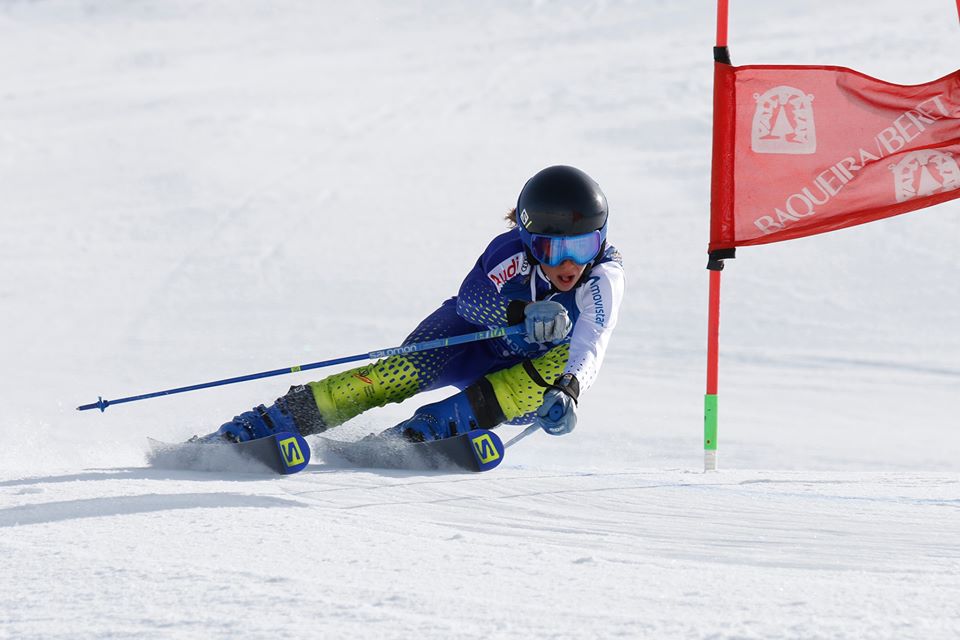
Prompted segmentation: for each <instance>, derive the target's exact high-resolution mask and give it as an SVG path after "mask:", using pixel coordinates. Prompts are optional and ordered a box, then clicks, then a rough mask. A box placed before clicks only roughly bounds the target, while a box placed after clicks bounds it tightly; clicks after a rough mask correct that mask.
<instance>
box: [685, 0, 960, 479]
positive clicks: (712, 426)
mask: <svg viewBox="0 0 960 640" xmlns="http://www.w3.org/2000/svg"><path fill="white" fill-rule="evenodd" d="M957 2H960V0H957ZM728 9H729V0H717V44H716V46H715V47H714V49H713V58H714V62H715V63H724V64H730V56H729V53H728V51H727V22H728V15H729V10H728ZM716 91H717V86H716V81H714V114H715V115H716V111H717V104H716V101H717V97H716ZM714 127H716V124H715V125H714ZM716 144H717V141H716V138H715V139H714V145H716ZM716 158H717V149H716V148H715V149H714V162H716ZM713 170H714V171H716V170H717V167H716V166H714V168H713ZM732 257H734V250H733V249H727V250H721V251H716V252H712V253H711V254H710V261H709V262H708V263H707V269H709V270H710V297H709V301H708V311H707V392H706V394H705V395H704V398H703V470H704V471H716V469H717V389H718V377H719V376H718V374H719V368H720V272H721V271H722V270H723V260H724V259H725V258H732Z"/></svg>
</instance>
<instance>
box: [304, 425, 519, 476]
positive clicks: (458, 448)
mask: <svg viewBox="0 0 960 640" xmlns="http://www.w3.org/2000/svg"><path fill="white" fill-rule="evenodd" d="M314 444H315V448H316V449H317V450H318V451H319V452H320V453H321V454H327V453H332V454H334V455H335V456H338V457H340V458H342V459H344V460H346V461H347V462H349V463H350V464H352V465H354V466H358V467H369V468H375V469H407V470H460V471H474V472H479V471H489V470H490V469H493V468H494V467H496V466H497V465H499V464H500V462H502V461H503V453H504V447H503V443H502V442H501V441H500V438H499V437H498V436H497V434H496V433H494V432H493V431H487V430H485V429H475V430H473V431H468V432H466V433H462V434H459V435H456V436H452V437H450V438H444V439H443V440H432V441H428V442H408V441H406V440H400V439H397V438H384V437H382V436H368V437H366V438H364V439H363V440H358V441H356V442H343V441H340V440H331V439H330V438H317V439H316V440H315V441H314Z"/></svg>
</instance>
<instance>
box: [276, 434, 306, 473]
mask: <svg viewBox="0 0 960 640" xmlns="http://www.w3.org/2000/svg"><path fill="white" fill-rule="evenodd" d="M280 453H282V454H283V464H285V465H287V466H288V467H295V466H297V465H298V464H303V452H302V451H301V450H300V445H299V444H297V439H296V438H287V439H286V440H281V441H280Z"/></svg>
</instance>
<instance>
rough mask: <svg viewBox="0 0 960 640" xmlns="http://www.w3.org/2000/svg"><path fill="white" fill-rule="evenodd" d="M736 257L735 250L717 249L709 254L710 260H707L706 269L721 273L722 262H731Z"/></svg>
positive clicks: (734, 248)
mask: <svg viewBox="0 0 960 640" xmlns="http://www.w3.org/2000/svg"><path fill="white" fill-rule="evenodd" d="M736 257H737V248H736V247H731V248H730V249H717V250H716V251H711V252H710V258H709V259H708V260H707V269H709V270H710V271H723V261H724V260H732V259H734V258H736Z"/></svg>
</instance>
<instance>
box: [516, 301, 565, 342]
mask: <svg viewBox="0 0 960 640" xmlns="http://www.w3.org/2000/svg"><path fill="white" fill-rule="evenodd" d="M523 317H524V320H523V322H524V326H525V327H526V330H527V342H539V343H544V342H557V341H560V340H563V339H564V338H566V337H567V334H568V333H570V329H572V328H573V323H572V322H570V316H568V315H567V310H566V309H565V308H564V307H563V305H562V304H560V303H559V302H554V301H553V300H539V301H537V302H531V303H530V304H528V305H527V306H526V308H525V309H524V310H523Z"/></svg>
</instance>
